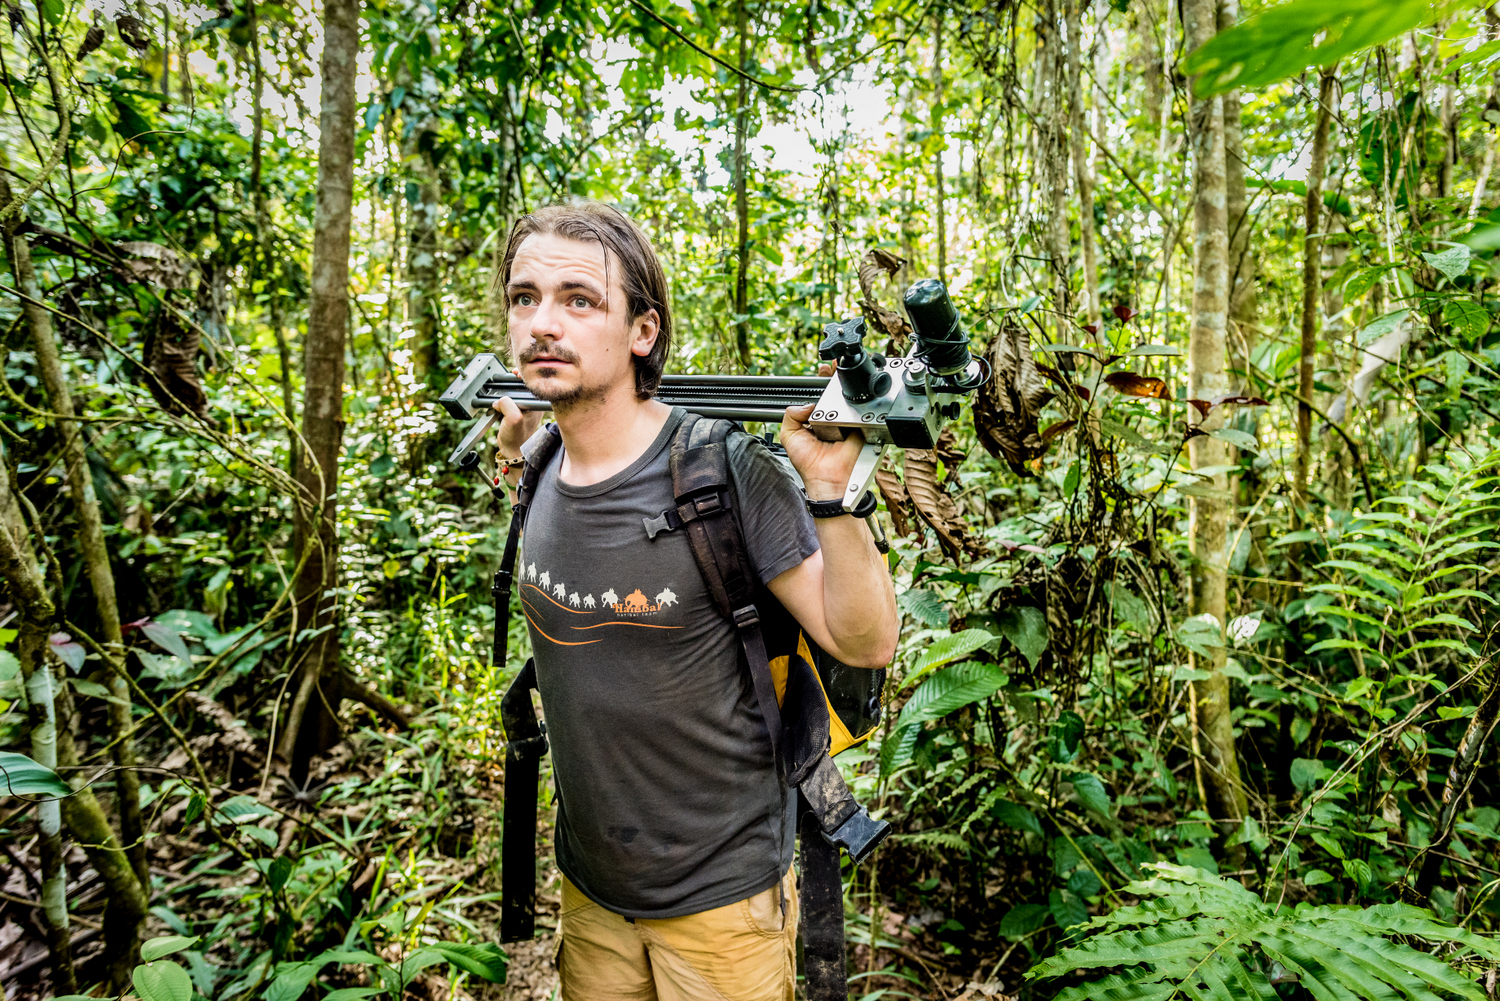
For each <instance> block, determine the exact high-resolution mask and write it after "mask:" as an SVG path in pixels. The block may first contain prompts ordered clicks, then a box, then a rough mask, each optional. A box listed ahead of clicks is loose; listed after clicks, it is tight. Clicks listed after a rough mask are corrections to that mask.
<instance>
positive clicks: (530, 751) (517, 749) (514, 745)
mask: <svg viewBox="0 0 1500 1001" xmlns="http://www.w3.org/2000/svg"><path fill="white" fill-rule="evenodd" d="M537 726H538V728H539V729H540V730H541V732H540V733H538V734H537V735H536V736H535V737H527V738H526V739H524V740H512V741H507V742H506V745H505V750H506V753H507V754H508V755H510V756H511V757H512V758H514V759H515V760H516V761H528V760H530V759H532V758H540V757H541V756H542V755H544V754H546V753H547V724H546V723H545V722H542V723H538V724H537Z"/></svg>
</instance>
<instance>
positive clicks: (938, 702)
mask: <svg viewBox="0 0 1500 1001" xmlns="http://www.w3.org/2000/svg"><path fill="white" fill-rule="evenodd" d="M970 631H971V632H980V630H978V629H974V630H970ZM959 635H963V634H962V633H960V634H959ZM984 635H986V636H988V635H989V634H988V633H985V634H984ZM1009 680H1010V678H1009V676H1008V675H1007V674H1006V673H1005V672H1004V671H1002V670H1000V668H999V667H997V666H996V665H994V664H981V663H979V662H977V661H972V660H971V661H966V662H965V663H962V664H954V665H953V666H952V667H945V668H943V669H942V670H941V671H938V672H937V673H936V674H934V675H933V676H932V677H930V678H928V679H927V680H926V681H924V682H922V684H921V685H919V686H917V690H916V691H915V692H912V693H911V698H909V699H907V700H906V705H905V706H903V707H902V708H901V719H900V722H899V723H898V724H897V725H898V726H903V727H904V726H909V725H911V724H913V723H919V722H921V721H923V720H929V719H938V718H940V717H943V716H946V715H948V714H949V713H951V712H952V711H953V710H955V709H959V708H962V707H963V706H966V705H968V704H969V703H971V702H978V701H979V700H980V699H987V698H989V697H990V696H991V695H994V694H995V693H996V692H998V691H999V690H1000V689H1001V688H1003V687H1004V686H1005V683H1006V682H1007V681H1009Z"/></svg>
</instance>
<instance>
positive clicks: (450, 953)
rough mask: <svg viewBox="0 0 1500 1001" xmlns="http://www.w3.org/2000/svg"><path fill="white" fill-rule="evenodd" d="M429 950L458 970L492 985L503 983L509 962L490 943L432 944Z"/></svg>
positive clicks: (495, 946) (501, 952)
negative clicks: (439, 955)
mask: <svg viewBox="0 0 1500 1001" xmlns="http://www.w3.org/2000/svg"><path fill="white" fill-rule="evenodd" d="M431 948H433V949H435V950H437V951H438V952H439V953H441V954H442V956H443V958H444V959H446V960H448V962H450V963H452V964H453V965H454V966H456V967H458V968H459V969H460V970H467V971H468V972H470V973H472V974H474V975H475V976H476V977H483V978H484V979H485V980H488V981H489V982H490V983H492V984H500V983H504V982H505V968H506V964H507V963H508V962H509V960H508V959H507V957H506V955H505V951H504V950H503V949H501V948H500V947H499V946H497V945H495V944H493V943H491V942H484V943H481V944H479V945H470V944H460V943H458V942H434V943H433V944H432V946H431Z"/></svg>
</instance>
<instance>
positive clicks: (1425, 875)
mask: <svg viewBox="0 0 1500 1001" xmlns="http://www.w3.org/2000/svg"><path fill="white" fill-rule="evenodd" d="M1497 719H1500V671H1495V670H1493V669H1492V671H1491V675H1490V684H1489V687H1488V688H1487V689H1486V690H1485V693H1484V698H1482V699H1480V701H1479V705H1478V706H1477V707H1476V708H1475V710H1474V715H1473V716H1472V717H1470V719H1469V727H1468V729H1467V730H1465V731H1464V737H1463V739H1462V740H1460V741H1459V742H1458V747H1457V748H1456V750H1455V753H1454V755H1453V763H1452V764H1451V765H1449V767H1448V779H1447V781H1446V782H1444V783H1443V800H1442V807H1441V809H1440V810H1439V811H1438V819H1437V825H1436V827H1435V828H1434V831H1433V838H1432V842H1431V843H1430V844H1429V845H1428V846H1427V847H1426V848H1425V849H1423V850H1422V853H1421V854H1420V855H1418V856H1417V857H1418V858H1419V859H1421V862H1422V865H1421V867H1420V868H1419V869H1418V871H1417V885H1416V889H1417V892H1418V893H1419V894H1420V895H1421V896H1422V898H1423V899H1426V898H1428V897H1431V896H1432V888H1433V886H1434V885H1435V884H1436V883H1437V878H1438V876H1439V875H1440V874H1441V872H1442V869H1443V862H1444V861H1445V859H1444V857H1443V856H1444V855H1445V854H1446V849H1447V847H1448V844H1449V842H1451V841H1452V840H1453V825H1454V822H1455V821H1457V820H1458V814H1459V811H1460V810H1462V809H1463V805H1464V800H1465V798H1466V796H1467V795H1468V792H1469V786H1470V785H1472V784H1473V782H1474V773H1475V772H1476V771H1478V769H1479V761H1480V758H1481V757H1482V756H1483V754H1484V745H1485V742H1486V741H1487V740H1489V737H1490V733H1491V732H1493V731H1494V729H1495V723H1496V721H1497Z"/></svg>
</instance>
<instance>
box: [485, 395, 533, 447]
mask: <svg viewBox="0 0 1500 1001" xmlns="http://www.w3.org/2000/svg"><path fill="white" fill-rule="evenodd" d="M495 409H496V410H498V411H500V429H499V431H498V433H497V434H496V436H495V450H496V452H497V453H498V454H499V455H500V457H501V458H502V459H511V460H515V459H519V458H520V457H521V446H522V445H524V444H525V443H526V439H528V438H530V437H531V436H532V435H533V434H535V433H536V429H537V428H539V427H541V426H542V418H543V417H544V416H545V415H544V414H543V413H542V412H541V411H540V410H533V411H530V412H526V411H523V410H522V409H521V408H520V407H518V406H516V401H515V400H512V399H511V398H510V397H508V396H502V397H500V399H498V400H496V401H495Z"/></svg>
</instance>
